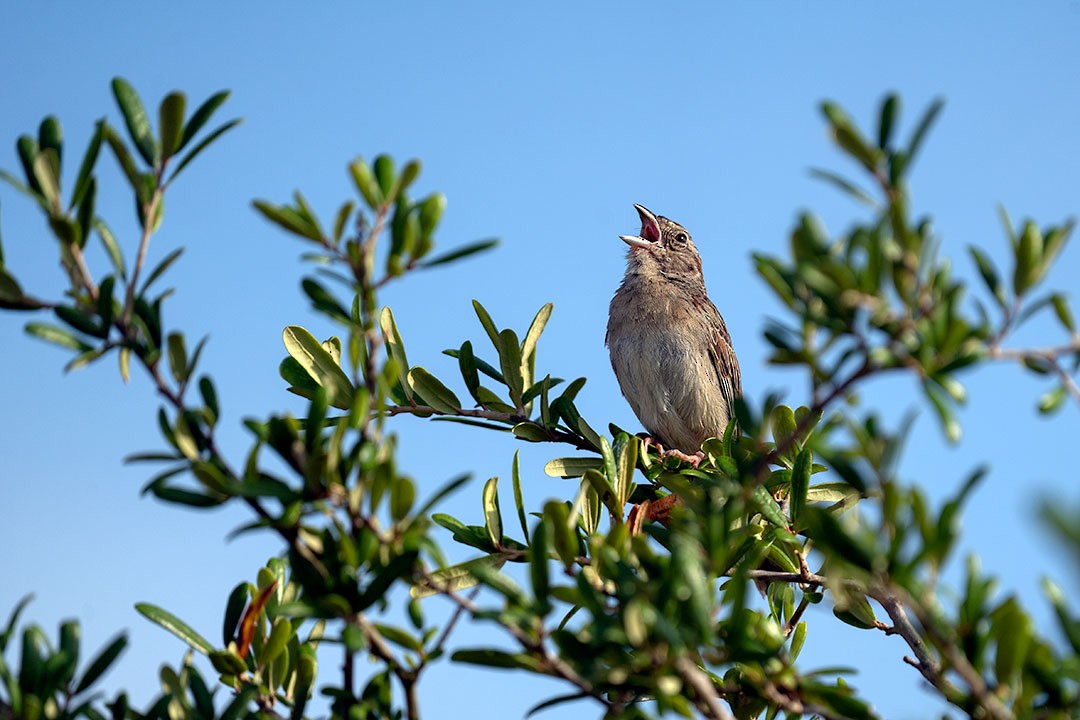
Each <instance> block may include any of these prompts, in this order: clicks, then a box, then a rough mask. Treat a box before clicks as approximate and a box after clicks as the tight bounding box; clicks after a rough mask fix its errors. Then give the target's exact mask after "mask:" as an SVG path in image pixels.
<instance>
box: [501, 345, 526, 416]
mask: <svg viewBox="0 0 1080 720" xmlns="http://www.w3.org/2000/svg"><path fill="white" fill-rule="evenodd" d="M498 348H499V365H500V367H501V368H502V374H503V377H504V378H505V379H506V387H507V388H508V389H509V391H510V400H511V401H513V403H514V407H516V408H517V409H518V410H519V411H523V410H524V403H523V402H522V400H521V396H522V394H523V393H524V392H525V383H524V377H523V376H524V373H523V369H522V364H521V345H520V344H519V343H518V337H517V333H515V332H514V331H513V330H510V329H509V328H508V329H506V330H503V331H502V332H501V333H499V345H498Z"/></svg>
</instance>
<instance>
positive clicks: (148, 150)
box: [112, 77, 161, 167]
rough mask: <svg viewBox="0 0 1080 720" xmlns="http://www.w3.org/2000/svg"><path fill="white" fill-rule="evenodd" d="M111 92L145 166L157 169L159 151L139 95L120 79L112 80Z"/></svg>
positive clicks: (125, 81) (126, 82)
mask: <svg viewBox="0 0 1080 720" xmlns="http://www.w3.org/2000/svg"><path fill="white" fill-rule="evenodd" d="M112 90H113V95H114V96H115V97H116V104H117V105H119V106H120V112H121V113H122V114H123V116H124V122H125V123H126V124H127V129H128V133H129V134H130V135H131V139H132V141H134V143H135V147H136V148H137V149H138V151H139V154H140V155H142V158H143V160H145V161H146V164H147V165H150V166H151V167H157V164H158V161H159V159H160V154H161V150H160V148H158V146H157V143H155V142H154V135H153V133H152V132H151V131H150V120H149V119H148V118H147V116H146V109H145V108H143V104H142V100H140V99H139V94H138V93H136V92H135V88H133V87H131V85H130V84H129V83H128V81H127V80H124V79H123V78H121V77H116V78H113V81H112Z"/></svg>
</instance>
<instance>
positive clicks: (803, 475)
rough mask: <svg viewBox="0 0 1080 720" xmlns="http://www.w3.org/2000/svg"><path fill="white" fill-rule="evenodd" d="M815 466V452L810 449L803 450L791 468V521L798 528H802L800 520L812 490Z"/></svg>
mask: <svg viewBox="0 0 1080 720" xmlns="http://www.w3.org/2000/svg"><path fill="white" fill-rule="evenodd" d="M813 467H814V453H813V451H811V450H810V449H806V450H803V451H802V452H800V453H799V454H798V456H797V457H796V458H795V466H794V467H793V468H792V470H791V496H790V497H791V523H792V525H794V526H795V527H796V529H801V525H800V520H802V514H803V513H804V512H805V511H806V499H807V493H808V492H809V490H810V473H811V471H812V469H813Z"/></svg>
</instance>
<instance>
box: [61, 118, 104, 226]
mask: <svg viewBox="0 0 1080 720" xmlns="http://www.w3.org/2000/svg"><path fill="white" fill-rule="evenodd" d="M104 134H105V121H104V120H98V121H97V122H96V123H95V124H94V134H93V136H91V138H90V144H89V145H87V146H86V154H85V155H83V160H82V165H80V166H79V174H78V175H77V176H76V178H75V188H74V190H73V191H72V193H71V205H70V206H69V207H76V206H77V205H79V204H81V203H82V200H83V196H84V195H85V194H86V191H87V188H88V187H89V185H90V179H91V178H92V177H93V172H94V165H95V164H96V163H97V159H98V154H99V153H100V151H101V139H102V137H103V136H104Z"/></svg>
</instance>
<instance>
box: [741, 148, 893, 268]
mask: <svg viewBox="0 0 1080 720" xmlns="http://www.w3.org/2000/svg"><path fill="white" fill-rule="evenodd" d="M810 176H811V177H814V178H817V179H818V180H821V181H823V182H826V183H828V184H830V185H832V186H834V187H836V188H837V189H839V190H840V191H841V192H843V193H844V194H846V195H850V196H851V197H852V198H854V199H855V200H857V201H858V202H860V203H862V204H863V205H866V206H868V207H872V208H876V207H877V205H878V203H877V200H875V199H874V197H873V196H872V195H871V194H870V193H868V192H867V191H866V190H863V189H862V188H861V187H859V186H858V185H856V184H855V183H853V182H851V181H850V180H848V179H847V178H845V177H843V176H842V175H839V174H837V173H834V172H832V171H831V170H823V169H821V168H810ZM761 270H762V268H761V267H760V266H759V267H758V272H761Z"/></svg>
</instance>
